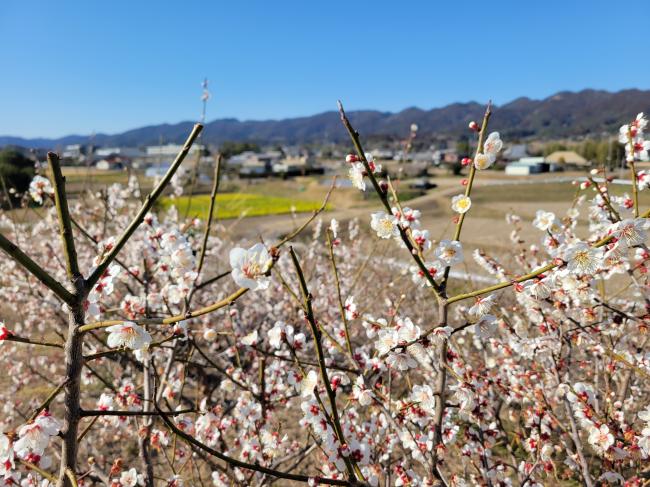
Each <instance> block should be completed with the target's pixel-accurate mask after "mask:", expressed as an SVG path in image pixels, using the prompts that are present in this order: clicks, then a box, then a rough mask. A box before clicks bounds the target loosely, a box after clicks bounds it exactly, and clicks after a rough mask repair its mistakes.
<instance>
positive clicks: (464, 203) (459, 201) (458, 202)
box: [451, 194, 472, 215]
mask: <svg viewBox="0 0 650 487" xmlns="http://www.w3.org/2000/svg"><path fill="white" fill-rule="evenodd" d="M471 206H472V200H471V199H470V197H469V196H465V195H464V194H458V195H456V196H454V197H453V198H452V199H451V209H452V210H454V211H455V212H456V213H460V214H461V215H462V214H463V213H467V212H468V211H469V209H470V207H471Z"/></svg>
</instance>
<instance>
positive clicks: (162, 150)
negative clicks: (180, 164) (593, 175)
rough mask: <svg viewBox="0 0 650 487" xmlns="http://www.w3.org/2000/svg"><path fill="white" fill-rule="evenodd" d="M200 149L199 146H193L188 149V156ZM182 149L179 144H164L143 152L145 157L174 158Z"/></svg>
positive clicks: (148, 148)
mask: <svg viewBox="0 0 650 487" xmlns="http://www.w3.org/2000/svg"><path fill="white" fill-rule="evenodd" d="M201 148H202V147H201V145H200V144H194V145H193V146H192V147H191V148H190V152H189V154H193V153H195V152H196V151H198V150H200V149H201ZM182 149H183V146H182V145H181V144H165V145H150V146H148V147H147V148H146V149H145V150H146V153H147V157H163V158H170V157H171V158H174V157H176V155H177V154H178V153H179V152H180V151H181V150H182Z"/></svg>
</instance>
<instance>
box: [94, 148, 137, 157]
mask: <svg viewBox="0 0 650 487" xmlns="http://www.w3.org/2000/svg"><path fill="white" fill-rule="evenodd" d="M112 155H116V156H122V157H128V158H130V159H133V158H136V157H143V156H144V152H143V151H142V150H141V149H138V148H136V147H101V148H99V149H97V150H96V151H95V156H97V157H99V158H102V157H108V156H112Z"/></svg>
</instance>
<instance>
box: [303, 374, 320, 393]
mask: <svg viewBox="0 0 650 487" xmlns="http://www.w3.org/2000/svg"><path fill="white" fill-rule="evenodd" d="M317 385H318V374H316V372H315V371H313V370H310V371H309V372H308V373H307V375H306V376H305V377H303V378H302V381H301V382H300V395H301V396H302V397H309V396H312V395H313V394H314V388H315V387H316V386H317Z"/></svg>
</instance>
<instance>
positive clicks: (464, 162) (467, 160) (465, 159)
mask: <svg viewBox="0 0 650 487" xmlns="http://www.w3.org/2000/svg"><path fill="white" fill-rule="evenodd" d="M460 163H461V164H462V165H463V166H469V165H470V164H471V163H472V160H471V159H470V158H469V157H463V158H462V159H461V160H460Z"/></svg>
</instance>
